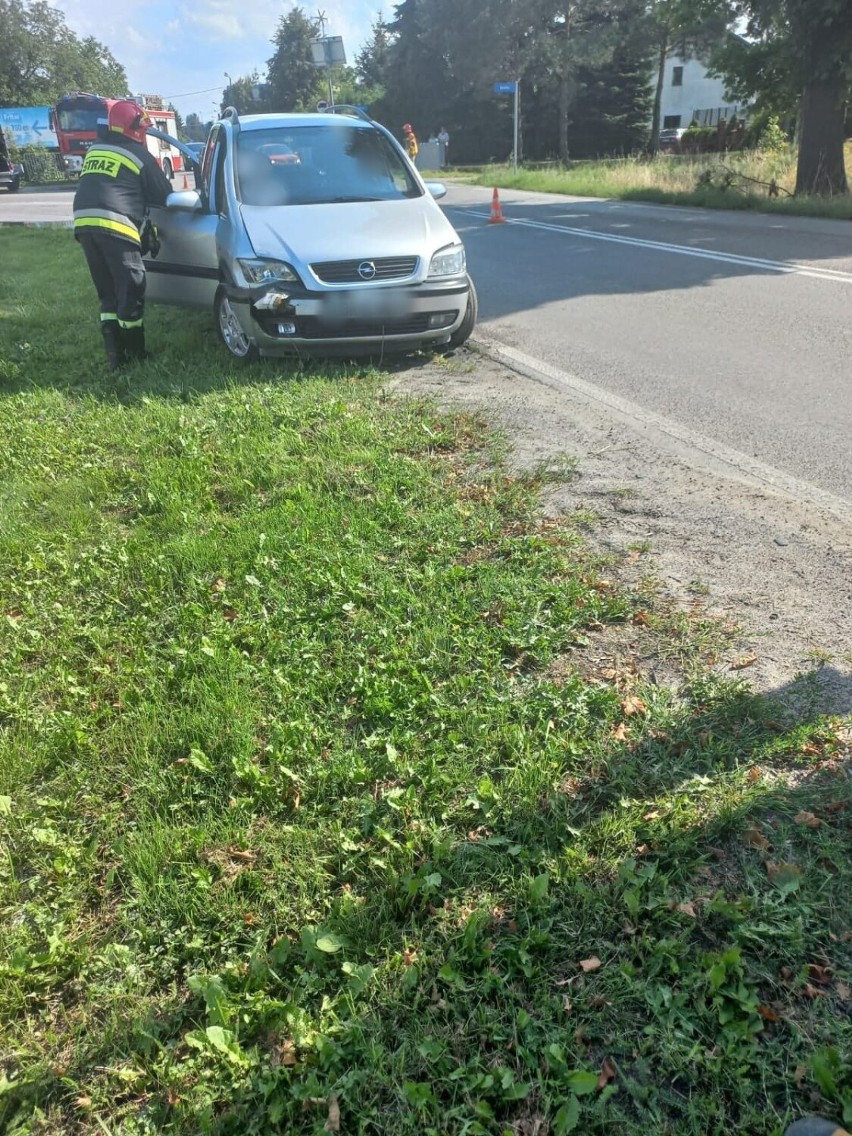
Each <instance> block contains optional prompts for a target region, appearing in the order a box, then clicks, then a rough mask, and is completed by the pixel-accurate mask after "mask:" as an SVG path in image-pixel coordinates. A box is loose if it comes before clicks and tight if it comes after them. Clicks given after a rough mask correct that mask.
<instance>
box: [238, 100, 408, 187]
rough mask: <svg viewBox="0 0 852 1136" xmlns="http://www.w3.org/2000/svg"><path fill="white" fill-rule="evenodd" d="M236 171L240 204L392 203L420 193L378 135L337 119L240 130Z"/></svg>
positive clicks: (404, 164)
mask: <svg viewBox="0 0 852 1136" xmlns="http://www.w3.org/2000/svg"><path fill="white" fill-rule="evenodd" d="M236 171H237V196H238V198H239V200H240V201H242V202H243V203H244V204H245V205H325V204H331V203H334V202H348V201H352V202H356V201H394V200H400V199H402V198H407V197H420V196H421V195H422V192H423V191H422V190H421V188H420V186H419V185H418V184H417V182H416V181H415V180H414V178H413V177H412V175H411V171H410V170H409V169H408V166H407V165H406V163H405V162H404V161H403V159H402V157H401V156H400V154H399V153H398V152H397V150H396V149H395V147H394V146H393V144H392V143H391V142H390V141H389V140H388V138H387V137H386V136H385V135H384V134H383V133H382V132H381V131H379V130H376V129H374V128H371V127H370V128H368V127H360V126H350V125H349V124H347V123H345V122H341V121H339V120H337V121H331V122H329V123H328V124H327V125H326V124H322V125H313V126H310V125H306V126H288V127H269V128H267V129H262V130H243V131H241V132H240V135H239V138H238V141H237V161H236Z"/></svg>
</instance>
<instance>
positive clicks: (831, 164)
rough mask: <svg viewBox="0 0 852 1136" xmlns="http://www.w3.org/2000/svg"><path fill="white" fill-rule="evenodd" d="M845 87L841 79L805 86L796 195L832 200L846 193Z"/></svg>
mask: <svg viewBox="0 0 852 1136" xmlns="http://www.w3.org/2000/svg"><path fill="white" fill-rule="evenodd" d="M845 87H846V85H845V83H844V81H843V78H842V76H840V75H833V76H832V77H831V78H829V79H821V80H812V81H811V82H809V83H807V84H806V85H805V89H804V91H803V93H802V105H801V110H800V122H801V138H800V141H799V164H798V168H797V170H796V193H797V194H799V193H812V194H818V195H819V196H821V197H834V196H837V195H840V194H844V193H848V192H849V186H848V183H847V181H846V166H845V163H844V158H843V126H844V118H845V109H846V108H845V105H844V96H845V94H846V89H845Z"/></svg>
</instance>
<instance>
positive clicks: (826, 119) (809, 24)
mask: <svg viewBox="0 0 852 1136" xmlns="http://www.w3.org/2000/svg"><path fill="white" fill-rule="evenodd" d="M735 13H736V15H738V16H739V17H740V18H742V19H745V20H746V21H747V29H746V36H747V38H748V39H749V40H750V41H752V42H751V45H750V47H749V49H748V50H749V55H750V56H751V55H752V53H753V58H752V60H751V63H750V65H749V67H748V69H747V71H746V72H745V73H740V74H736V73H735V72H734V71H732V70H731V68H732V65H735V64H736V60H737V55H736V54H733V55H731V54H728V55H727V56H725V55H723V56H721V57H720V68H721V70H722V73H723V74H725V76H726V79H727V81H728V83H729V85H731V86H737V84H739V89H740V90H741V91H742V90H744V89H745V90H747V92H748V94H750V95H751V96H754V97H756V98H758V99H763V101H764V102H766V101H768V100H767V96H770V97H772V96H773V93H774V97H776V98H777V97H779V96H782V97H783V95H782V93H783V92H787V93H788V94H789V92H790V91H791V89H794V90H796V91H798V92H799V157H798V168H797V171H796V193H812V194H819V195H822V196H833V195H836V194H844V193H848V192H849V183H848V180H847V176H846V167H845V163H844V154H843V139H844V119H845V105H846V101H847V99H848V98H849V94H850V86H852V4H850V3H849V0H735ZM772 109H778V108H772Z"/></svg>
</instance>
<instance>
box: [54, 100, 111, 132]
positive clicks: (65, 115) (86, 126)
mask: <svg viewBox="0 0 852 1136" xmlns="http://www.w3.org/2000/svg"><path fill="white" fill-rule="evenodd" d="M104 116H105V112H104V110H103V109H102V108H101V107H96V106H92V105H91V104H89V106H83V107H75V106H70V107H63V106H58V107H57V108H56V117H57V119H58V120H59V129H60V130H64V131H65V132H66V133H67V132H69V131H72V130H73V131H78V130H79V131H82V132H85V133H88V134H96V133H97V129H98V118H103V117H104Z"/></svg>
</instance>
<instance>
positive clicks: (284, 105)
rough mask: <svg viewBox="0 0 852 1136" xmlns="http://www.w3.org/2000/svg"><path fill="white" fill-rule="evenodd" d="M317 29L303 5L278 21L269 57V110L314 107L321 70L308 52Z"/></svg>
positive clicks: (320, 88)
mask: <svg viewBox="0 0 852 1136" xmlns="http://www.w3.org/2000/svg"><path fill="white" fill-rule="evenodd" d="M316 38H317V28H316V25H315V24H314V23H313V21H312V20H309V19H308V17H307V16H306V15H305V12H304V10H303V9H302V8H292V9H291V10H290V11H289V12H288V13H287V15H286V16H282V17H281V19H280V20H279V21H278V29H277V31H276V33H275V38H274V39H273V41H272V42H273V44H274V46H275V54H274V55H273V57H272V58H271V59H270V60H269V93H268V104H269V109H270V110H274V111H283V112H288V111H294V110H308V109H311V110H312V109H313V108H314V106H315V104H316V102H317V100H318V99H319V98H321V91H322V80H323V77H324V71H322V69H321V68H319V67H317V66H316V64H315V63H314V62H313V57H312V55H311V43H312V41H313V40H315V39H316Z"/></svg>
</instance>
